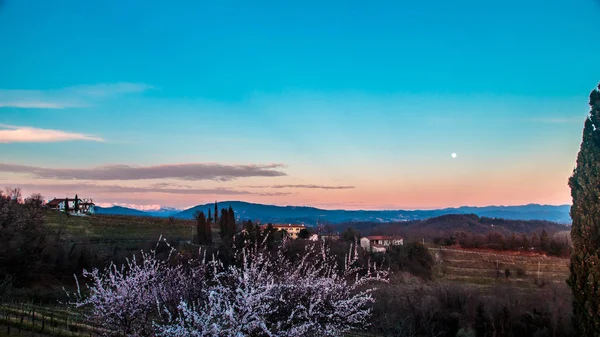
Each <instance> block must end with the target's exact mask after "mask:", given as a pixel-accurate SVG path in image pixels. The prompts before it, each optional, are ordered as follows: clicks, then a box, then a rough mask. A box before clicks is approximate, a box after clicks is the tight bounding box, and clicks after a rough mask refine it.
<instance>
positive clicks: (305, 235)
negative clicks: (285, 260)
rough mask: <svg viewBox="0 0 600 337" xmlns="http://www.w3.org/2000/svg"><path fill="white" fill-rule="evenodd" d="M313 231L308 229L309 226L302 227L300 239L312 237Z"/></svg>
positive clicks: (299, 234)
mask: <svg viewBox="0 0 600 337" xmlns="http://www.w3.org/2000/svg"><path fill="white" fill-rule="evenodd" d="M310 235H311V232H310V230H308V228H302V229H301V230H300V232H299V233H298V237H299V238H300V239H308V238H310Z"/></svg>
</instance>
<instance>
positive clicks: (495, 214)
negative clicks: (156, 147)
mask: <svg viewBox="0 0 600 337" xmlns="http://www.w3.org/2000/svg"><path fill="white" fill-rule="evenodd" d="M229 206H231V207H232V208H233V209H234V211H235V213H236V217H237V218H238V219H250V220H253V221H260V222H262V223H304V224H306V225H316V224H317V223H330V224H338V223H344V222H361V221H366V222H378V223H386V222H401V221H411V220H422V219H428V218H433V217H437V216H441V215H447V214H476V215H478V216H479V217H487V218H503V219H512V220H547V221H553V222H557V223H563V224H570V223H571V218H570V216H569V209H570V206H569V205H562V206H551V205H537V204H530V205H523V206H486V207H468V206H464V207H459V208H445V209H437V210H324V209H319V208H314V207H304V206H275V205H263V204H254V203H248V202H243V201H224V202H220V203H219V208H223V207H229ZM209 209H211V210H214V204H212V203H211V204H204V205H198V206H195V207H192V208H189V209H187V210H184V211H182V212H179V213H175V214H173V216H174V217H176V218H183V219H192V218H193V216H194V213H195V212H196V211H203V212H205V213H207V212H208V210H209Z"/></svg>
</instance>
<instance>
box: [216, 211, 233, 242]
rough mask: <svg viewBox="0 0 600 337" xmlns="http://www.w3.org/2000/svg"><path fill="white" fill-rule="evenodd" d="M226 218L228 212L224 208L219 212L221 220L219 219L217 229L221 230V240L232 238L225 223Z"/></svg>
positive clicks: (227, 224)
mask: <svg viewBox="0 0 600 337" xmlns="http://www.w3.org/2000/svg"><path fill="white" fill-rule="evenodd" d="M215 218H216V217H215ZM228 218H229V217H228V212H227V210H226V209H225V208H223V209H222V210H221V218H220V219H219V228H221V238H223V239H224V240H226V239H229V238H230V237H231V236H232V234H231V233H230V230H229V229H230V227H229V223H228V221H227V220H228Z"/></svg>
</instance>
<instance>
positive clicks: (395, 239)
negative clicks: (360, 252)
mask: <svg viewBox="0 0 600 337" xmlns="http://www.w3.org/2000/svg"><path fill="white" fill-rule="evenodd" d="M402 245H404V238H403V237H401V236H382V235H376V236H365V237H362V238H361V239H360V246H361V247H362V248H363V249H366V250H370V251H372V252H385V251H386V249H387V247H389V246H402Z"/></svg>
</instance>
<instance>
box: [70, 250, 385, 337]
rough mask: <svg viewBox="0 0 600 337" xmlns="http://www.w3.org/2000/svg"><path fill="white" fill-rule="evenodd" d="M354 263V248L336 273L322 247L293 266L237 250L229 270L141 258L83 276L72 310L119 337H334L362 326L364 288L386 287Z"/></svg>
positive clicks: (379, 275) (203, 262)
mask: <svg viewBox="0 0 600 337" xmlns="http://www.w3.org/2000/svg"><path fill="white" fill-rule="evenodd" d="M318 248H320V250H318V251H317V249H318ZM357 260H358V253H357V248H356V246H354V247H353V248H351V250H350V252H349V253H348V254H347V256H346V258H345V260H344V265H343V266H338V265H337V263H335V257H334V256H333V255H332V254H330V252H329V250H328V249H327V247H326V246H325V244H324V243H321V244H320V247H315V246H312V247H311V248H309V249H308V250H307V251H306V252H305V254H304V255H303V256H301V257H299V259H298V260H297V261H293V260H292V259H290V258H289V257H286V255H285V254H284V252H283V251H282V250H279V251H277V252H276V253H271V252H269V251H268V250H267V249H266V248H264V246H263V245H260V246H259V245H255V246H254V247H245V248H241V249H239V251H238V254H237V256H236V261H237V263H235V264H233V265H230V266H224V265H223V264H222V263H220V262H219V261H217V260H216V259H215V258H214V257H213V258H212V259H211V260H210V261H207V259H206V257H205V256H202V255H201V258H200V259H198V260H195V261H192V262H189V263H185V264H181V263H179V264H173V263H171V261H170V259H166V260H159V259H157V258H156V255H155V254H154V252H151V253H150V254H146V253H142V258H141V259H140V260H136V259H135V258H133V259H131V260H128V261H127V263H126V264H125V265H124V266H122V267H121V268H117V266H115V265H111V266H110V267H109V268H108V269H107V270H105V271H104V272H100V271H98V270H97V269H94V270H93V271H91V272H87V271H84V277H86V278H88V279H90V280H91V284H89V285H88V290H89V294H87V295H83V294H81V293H78V294H76V297H75V301H74V302H73V303H74V305H75V306H77V307H85V306H88V307H90V308H91V311H90V314H89V319H91V320H94V321H96V322H102V323H103V324H104V325H105V327H106V328H107V329H111V330H113V331H115V333H119V334H124V335H127V336H153V335H157V336H164V337H175V336H278V337H279V336H281V337H284V336H340V335H341V334H343V333H344V332H346V331H349V330H353V329H362V328H364V327H366V326H367V325H368V319H369V317H370V315H371V309H370V305H371V304H372V303H373V301H374V300H373V297H372V296H371V292H372V291H373V290H374V288H372V287H371V286H370V285H369V286H367V283H369V282H371V281H376V280H377V281H386V280H387V272H386V271H380V270H377V269H376V268H375V266H374V265H371V263H370V262H369V263H368V264H367V266H366V267H364V268H361V267H359V266H358V263H357Z"/></svg>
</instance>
